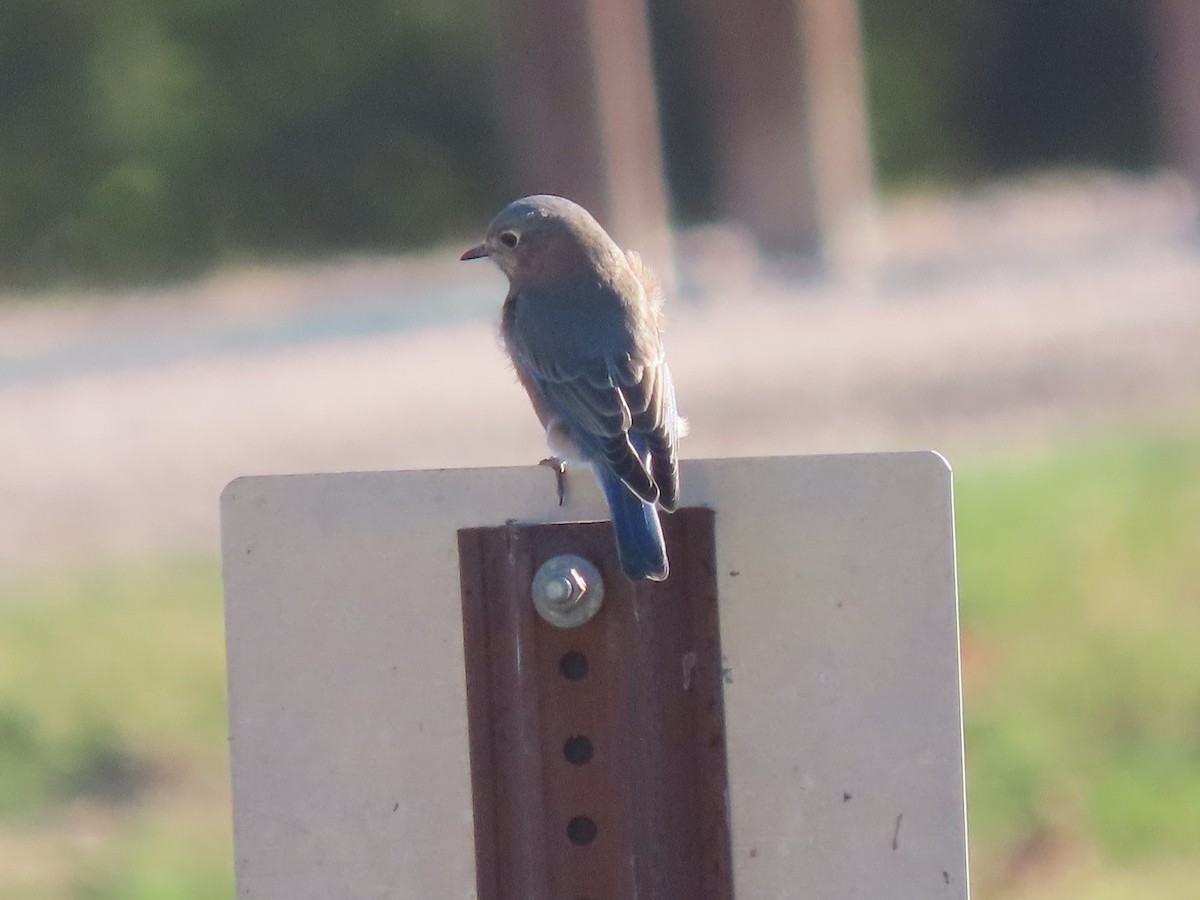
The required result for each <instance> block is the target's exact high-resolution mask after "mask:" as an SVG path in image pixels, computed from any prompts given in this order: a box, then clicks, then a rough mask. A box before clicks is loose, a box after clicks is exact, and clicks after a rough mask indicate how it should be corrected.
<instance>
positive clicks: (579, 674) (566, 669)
mask: <svg viewBox="0 0 1200 900" xmlns="http://www.w3.org/2000/svg"><path fill="white" fill-rule="evenodd" d="M558 671H560V672H562V675H563V678H565V679H567V680H568V681H582V680H583V679H584V678H587V673H588V658H587V657H586V656H584V655H583V654H582V653H580V652H579V651H577V650H569V651H567V652H566V653H564V654H563V655H562V659H560V660H559V661H558Z"/></svg>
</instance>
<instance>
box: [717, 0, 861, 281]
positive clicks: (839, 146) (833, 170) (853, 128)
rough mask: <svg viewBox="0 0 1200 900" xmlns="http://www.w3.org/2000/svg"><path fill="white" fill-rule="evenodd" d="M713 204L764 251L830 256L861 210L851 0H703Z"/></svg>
mask: <svg viewBox="0 0 1200 900" xmlns="http://www.w3.org/2000/svg"><path fill="white" fill-rule="evenodd" d="M706 47H707V53H708V55H709V57H710V58H711V66H710V70H711V71H712V73H713V84H714V94H715V97H716V102H717V106H718V109H717V111H716V114H715V115H714V117H713V121H714V124H715V126H716V128H717V141H716V144H717V154H718V204H719V207H720V210H721V213H722V214H723V215H724V216H726V217H728V218H730V219H733V220H736V221H739V222H741V223H742V224H744V225H745V226H746V227H747V228H749V230H750V232H751V233H752V234H753V235H754V237H755V238H756V239H757V241H758V243H759V245H760V246H761V247H762V248H763V249H764V250H766V251H768V252H774V253H788V254H803V255H809V256H815V257H818V258H824V259H826V261H833V260H831V258H832V257H837V255H838V252H839V251H838V244H839V242H840V240H841V239H842V237H843V235H844V233H845V232H846V231H847V229H850V228H852V227H854V226H855V225H857V224H859V223H860V222H861V221H862V220H863V219H867V218H869V216H870V213H871V206H872V196H873V174H872V165H871V156H870V143H869V139H868V133H867V116H866V104H865V95H864V88H863V78H862V71H861V59H860V57H861V48H860V38H859V23H858V11H857V5H856V3H855V2H854V0H747V2H744V3H715V4H712V5H711V12H710V19H709V23H708V28H707V41H706Z"/></svg>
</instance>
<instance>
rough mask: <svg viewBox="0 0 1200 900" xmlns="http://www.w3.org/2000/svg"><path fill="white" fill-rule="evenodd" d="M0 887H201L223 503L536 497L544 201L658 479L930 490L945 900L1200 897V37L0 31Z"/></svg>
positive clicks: (2, 16)
mask: <svg viewBox="0 0 1200 900" xmlns="http://www.w3.org/2000/svg"><path fill="white" fill-rule="evenodd" d="M0 122H2V123H3V125H2V126H0V295H2V299H0V510H2V513H0V898H10V897H11V898H22V900H29V898H43V900H48V898H54V900H59V898H89V900H107V898H114V900H115V898H122V900H126V898H133V900H192V898H196V900H200V898H205V900H208V898H213V897H230V896H232V891H233V886H232V885H233V882H232V846H231V839H230V826H229V820H230V811H229V787H228V763H227V758H226V756H227V751H226V743H225V736H226V725H225V706H224V704H225V696H224V690H225V686H224V668H223V666H224V662H223V636H222V613H221V591H220V580H219V563H218V560H217V545H218V541H217V518H216V508H217V495H218V493H219V491H220V489H221V487H222V486H223V485H224V483H225V482H227V481H228V480H229V479H231V478H232V477H234V476H236V475H240V474H248V473H265V472H300V471H330V470H333V471H336V470H352V469H375V468H386V469H391V468H410V467H445V466H475V465H508V464H516V465H520V464H532V463H533V462H535V461H536V460H538V459H540V458H541V457H542V456H543V455H544V446H543V440H542V437H541V435H540V433H539V429H538V427H537V425H536V421H535V419H534V417H533V415H532V414H531V412H530V411H529V409H528V405H527V401H526V400H525V398H524V396H523V394H522V392H521V391H520V389H519V387H518V386H517V384H516V381H515V379H514V378H513V377H512V375H511V373H510V371H509V370H508V368H507V366H506V364H505V362H504V358H503V354H502V352H501V350H500V348H499V345H498V343H497V340H496V337H495V320H496V318H497V315H498V310H499V304H500V301H501V299H502V297H503V293H504V290H505V282H504V279H503V277H502V276H501V275H500V274H499V273H498V272H496V271H495V270H494V269H493V268H492V267H491V266H489V265H487V264H485V263H478V264H471V265H468V264H459V263H458V262H457V257H458V254H459V252H461V250H463V249H465V248H466V247H467V246H469V245H471V244H473V243H475V242H477V241H478V240H479V237H480V235H481V233H482V231H483V229H484V227H485V225H486V223H487V221H488V220H489V219H490V217H491V216H492V215H493V214H494V213H495V211H496V210H497V209H499V207H500V206H501V205H503V203H505V202H507V201H508V200H510V199H512V198H514V197H516V196H520V195H521V194H524V193H531V192H534V191H552V192H558V193H564V194H567V195H569V196H572V197H574V198H576V199H579V200H581V201H583V202H585V203H586V204H587V205H588V206H589V207H590V208H592V209H593V210H594V211H595V212H596V213H597V215H598V216H599V217H600V218H601V220H602V221H603V222H604V223H605V224H606V225H607V226H608V227H609V228H610V230H611V231H612V232H613V233H614V236H615V237H616V238H617V239H618V240H619V241H620V242H621V243H623V244H624V245H626V246H633V247H638V248H640V249H642V250H644V251H645V253H646V255H647V256H648V257H650V258H651V259H652V260H653V261H654V262H655V263H656V264H657V266H658V267H659V269H660V270H661V271H662V272H663V274H664V275H665V276H666V279H667V281H668V282H669V283H670V284H671V285H672V291H671V297H670V299H669V303H668V312H669V315H670V329H669V331H668V333H667V336H666V340H667V344H668V351H669V354H670V356H671V360H672V369H673V371H674V374H675V378H676V382H677V385H678V390H679V395H680V400H681V404H682V407H683V411H684V412H685V413H686V414H687V415H688V417H689V418H690V420H691V423H692V435H691V436H690V437H689V438H688V439H687V441H686V442H685V443H684V453H685V455H689V456H731V455H745V454H762V453H811V452H826V451H839V452H841V451H867V450H887V449H907V448H915V447H934V448H936V449H939V450H941V451H942V452H944V453H945V454H947V455H948V456H949V457H950V459H951V461H952V462H953V463H954V465H955V470H956V476H955V477H956V493H957V516H958V537H959V555H960V567H961V572H960V585H961V603H962V627H963V674H964V689H965V704H966V718H967V723H966V727H967V731H966V736H967V767H968V795H969V807H970V808H969V822H970V833H971V867H972V877H973V882H974V884H973V886H974V889H975V896H976V897H978V898H982V900H1035V898H1051V897H1053V898H1060V897H1080V898H1096V900H1109V898H1113V900H1117V898H1155V900H1172V898H1192V897H1194V896H1195V895H1196V887H1195V886H1196V885H1197V884H1200V652H1197V647H1200V603H1198V602H1197V599H1198V595H1200V228H1198V221H1200V219H1198V206H1197V187H1198V185H1200V5H1198V4H1196V3H1194V2H1192V0H1058V2H1056V3H1040V2H1032V0H1030V2H1010V3H995V2H991V0H904V2H896V0H861V2H860V3H858V4H857V5H855V4H854V3H853V2H851V0H753V2H746V3H742V4H720V3H717V2H691V3H689V2H686V0H646V2H643V0H611V2H609V0H576V2H571V3H554V2H551V0H493V2H491V3H484V2H481V0H388V2H385V0H352V2H348V3H343V4H329V3H321V2H316V0H260V2H258V3H254V4H245V3H237V2H232V0H174V2H171V3H161V2H158V3H152V2H149V0H111V2H108V3H103V4H99V3H86V2H81V0H6V2H5V3H3V4H2V5H0Z"/></svg>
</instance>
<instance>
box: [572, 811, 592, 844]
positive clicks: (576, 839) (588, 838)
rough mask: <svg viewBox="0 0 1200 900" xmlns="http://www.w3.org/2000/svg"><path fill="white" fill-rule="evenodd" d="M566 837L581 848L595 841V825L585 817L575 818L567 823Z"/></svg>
mask: <svg viewBox="0 0 1200 900" xmlns="http://www.w3.org/2000/svg"><path fill="white" fill-rule="evenodd" d="M567 837H568V838H570V839H571V843H572V844H577V845H579V846H580V847H583V846H585V845H587V844H590V843H591V842H592V841H594V840H595V839H596V823H595V821H594V820H593V819H590V818H589V817H587V816H576V817H575V818H573V819H572V820H571V821H570V822H568V823H567Z"/></svg>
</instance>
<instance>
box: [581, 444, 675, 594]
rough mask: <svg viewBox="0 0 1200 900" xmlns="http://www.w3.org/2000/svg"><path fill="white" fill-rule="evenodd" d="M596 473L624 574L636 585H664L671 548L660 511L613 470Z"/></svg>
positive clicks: (598, 468) (598, 467)
mask: <svg viewBox="0 0 1200 900" xmlns="http://www.w3.org/2000/svg"><path fill="white" fill-rule="evenodd" d="M596 469H597V472H596V477H597V478H598V479H599V481H600V487H601V489H603V491H604V498H605V499H606V500H607V501H608V510H609V512H610V513H611V515H612V523H613V531H614V532H616V535H617V558H618V559H619V560H620V561H621V570H622V571H623V572H624V573H625V574H626V575H628V576H629V577H630V578H631V579H632V580H634V581H640V580H641V579H643V578H648V579H650V580H651V581H663V580H664V579H665V578H666V577H667V547H666V544H665V543H664V542H663V534H662V526H660V525H659V523H658V511H657V510H656V509H655V508H654V505H653V504H650V503H645V502H643V501H642V500H640V499H639V498H638V497H637V495H636V494H634V493H633V492H632V491H631V490H629V488H627V487H626V486H625V484H624V482H622V481H621V479H620V478H618V477H617V476H616V474H614V473H613V472H612V471H611V470H610V469H608V468H605V467H601V466H597V467H596Z"/></svg>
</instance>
